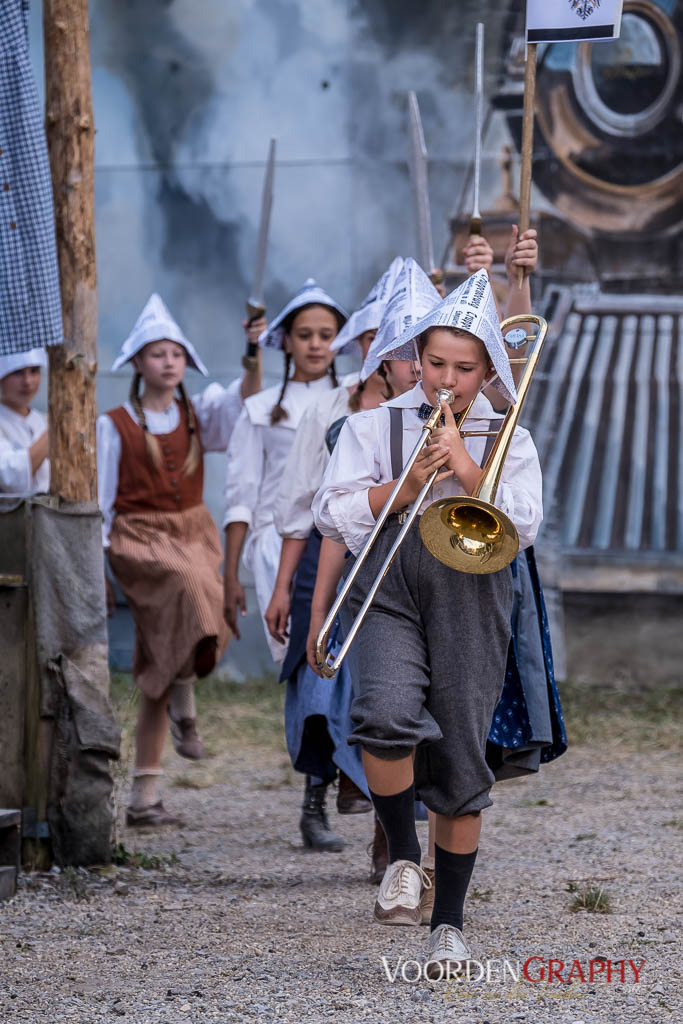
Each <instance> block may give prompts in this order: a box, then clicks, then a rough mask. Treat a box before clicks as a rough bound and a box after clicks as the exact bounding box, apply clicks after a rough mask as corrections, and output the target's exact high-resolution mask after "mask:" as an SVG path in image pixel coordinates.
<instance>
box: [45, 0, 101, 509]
mask: <svg viewBox="0 0 683 1024" xmlns="http://www.w3.org/2000/svg"><path fill="white" fill-rule="evenodd" d="M43 30H44V38H45V114H46V134H47V144H48V152H49V155H50V170H51V174H52V188H53V192H54V207H55V227H56V234H57V253H58V258H59V280H60V286H61V292H62V314H63V318H64V344H63V345H62V346H54V347H51V348H50V350H49V358H50V375H49V388H48V401H49V428H48V429H49V438H50V466H51V483H50V490H51V492H52V494H55V495H58V496H60V497H61V498H63V499H65V500H66V501H96V500H97V461H96V444H95V420H96V403H95V374H96V371H97V291H96V286H97V278H96V268H95V202H94V199H95V188H94V151H95V125H94V119H93V108H92V95H91V85H90V40H89V33H88V0H43Z"/></svg>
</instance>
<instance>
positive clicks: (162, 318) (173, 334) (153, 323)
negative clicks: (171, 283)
mask: <svg viewBox="0 0 683 1024" xmlns="http://www.w3.org/2000/svg"><path fill="white" fill-rule="evenodd" d="M164 339H168V341H175V342H177V343H178V345H182V346H183V348H184V349H185V351H186V352H187V362H188V366H191V367H193V369H195V370H199V372H200V373H203V374H204V376H205V377H207V376H208V374H209V371H208V370H207V369H206V367H205V366H204V363H203V362H202V361H201V359H200V358H199V356H198V354H197V350H196V348H195V347H194V345H193V344H192V343H191V342H189V341H188V340H187V338H186V337H185V335H184V334H183V332H182V331H181V330H180V328H179V327H178V324H177V323H176V322H175V320H174V319H173V317H172V316H171V314H170V313H169V311H168V308H167V307H166V305H165V303H164V301H163V299H162V298H161V297H160V296H159V295H157V293H156V292H154V293H153V295H151V296H150V298H149V299H148V301H147V305H146V306H145V308H144V309H143V311H142V313H140V316H139V317H138V318H137V320H136V322H135V327H134V328H133V330H132V331H131V332H130V334H129V335H128V337H127V338H126V340H125V341H124V343H123V345H122V346H121V351H120V352H119V354H118V356H117V357H116V359H115V360H114V365H113V366H112V370H119V369H120V368H121V367H122V366H123V365H124V363H127V362H128V361H129V360H130V359H132V358H133V356H134V355H136V354H137V353H138V352H139V351H140V349H141V348H144V347H145V345H148V344H149V343H150V341H162V340H164Z"/></svg>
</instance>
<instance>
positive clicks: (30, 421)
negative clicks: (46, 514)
mask: <svg viewBox="0 0 683 1024" xmlns="http://www.w3.org/2000/svg"><path fill="white" fill-rule="evenodd" d="M46 428H47V421H46V419H45V417H44V416H43V414H42V413H40V412H37V411H36V410H35V409H31V410H29V414H28V416H22V415H21V414H20V413H18V412H14V410H13V409H10V408H9V407H8V406H6V405H3V404H2V403H1V402H0V494H8V495H10V494H11V495H12V499H9V498H7V499H3V500H0V512H10V511H11V510H12V509H13V508H17V507H18V506H19V505H20V504H21V500H22V498H25V497H28V496H29V495H31V494H39V493H45V492H46V491H49V490H50V463H49V461H48V460H47V459H44V460H43V462H41V464H40V466H38V469H37V471H36V473H35V474H33V473H32V472H31V456H30V455H29V448H30V447H31V446H32V445H33V444H35V442H36V441H37V440H38V438H39V437H41V436H42V435H43V434H44V433H45V430H46Z"/></svg>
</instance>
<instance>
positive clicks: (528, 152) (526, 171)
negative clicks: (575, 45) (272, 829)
mask: <svg viewBox="0 0 683 1024" xmlns="http://www.w3.org/2000/svg"><path fill="white" fill-rule="evenodd" d="M536 48H537V44H536V43H529V45H528V46H527V48H526V68H525V71H524V118H523V121H522V168H521V174H520V180H519V233H520V235H522V234H523V233H524V232H525V231H526V230H527V229H528V227H529V219H530V208H531V169H532V161H533V155H534V106H535V100H536ZM525 276H526V275H525V272H524V267H520V268H519V269H518V270H517V287H518V288H521V287H522V285H523V284H524V278H525Z"/></svg>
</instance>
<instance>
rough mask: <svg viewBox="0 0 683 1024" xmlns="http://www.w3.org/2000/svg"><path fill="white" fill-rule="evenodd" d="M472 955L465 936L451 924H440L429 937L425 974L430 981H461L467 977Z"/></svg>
mask: <svg viewBox="0 0 683 1024" xmlns="http://www.w3.org/2000/svg"><path fill="white" fill-rule="evenodd" d="M470 962H472V963H475V962H476V961H473V960H472V953H471V952H470V948H469V946H468V945H467V943H466V942H465V936H464V935H463V933H462V932H461V931H460V929H459V928H456V927H455V926H454V925H451V924H440V925H439V927H438V928H435V929H434V931H433V932H432V933H431V935H430V936H429V956H428V957H427V960H426V962H425V966H424V972H425V974H426V976H427V977H428V978H429V979H430V981H450V980H452V979H453V978H455V979H457V980H461V979H462V977H463V976H466V975H467V970H468V965H469V964H470Z"/></svg>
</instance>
